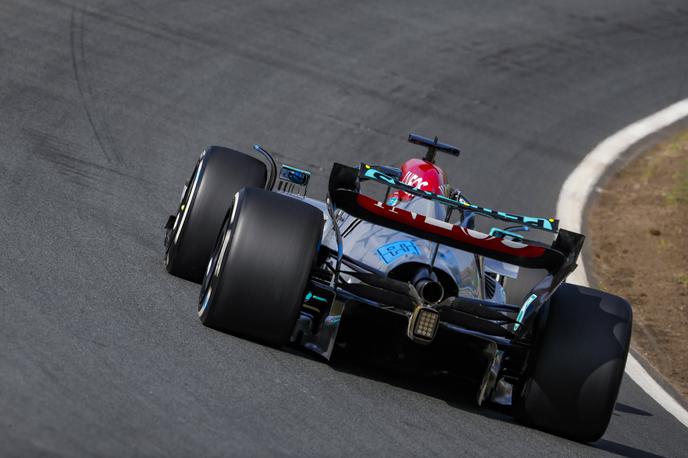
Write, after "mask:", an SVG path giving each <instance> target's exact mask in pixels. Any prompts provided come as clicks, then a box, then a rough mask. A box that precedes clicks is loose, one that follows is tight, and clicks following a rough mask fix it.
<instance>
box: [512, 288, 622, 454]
mask: <svg viewBox="0 0 688 458" xmlns="http://www.w3.org/2000/svg"><path fill="white" fill-rule="evenodd" d="M542 313H543V314H544V316H543V317H542V318H543V321H542V327H541V328H540V330H539V334H540V335H539V336H537V337H536V342H537V343H536V345H535V348H534V353H533V358H532V359H531V362H530V367H529V370H528V372H529V376H528V378H527V379H526V381H525V383H524V384H523V386H522V390H521V393H520V395H519V396H517V397H516V399H515V400H514V401H515V413H516V417H517V418H519V419H520V420H521V421H523V422H524V423H526V424H529V425H531V426H534V427H536V428H539V429H542V430H545V431H548V432H552V433H555V434H558V435H561V436H564V437H568V438H570V439H574V440H577V441H581V442H594V441H596V440H598V439H599V438H600V437H602V435H603V434H604V432H605V431H606V429H607V426H608V424H609V420H610V418H611V414H612V411H613V409H614V404H615V402H616V397H617V395H618V393H619V387H620V385H621V379H622V377H623V373H624V367H625V365H626V357H627V356H628V349H629V345H630V339H631V326H632V316H633V314H632V310H631V305H630V304H629V303H628V302H627V301H626V300H625V299H622V298H620V297H618V296H613V295H611V294H607V293H604V292H602V291H597V290H594V289H590V288H585V287H582V286H576V285H570V284H564V285H562V286H561V287H560V288H559V289H558V290H557V291H556V292H555V294H554V295H553V296H552V298H551V300H550V302H549V304H548V305H545V307H543V309H542Z"/></svg>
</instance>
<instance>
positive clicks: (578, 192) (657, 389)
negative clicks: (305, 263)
mask: <svg viewBox="0 0 688 458" xmlns="http://www.w3.org/2000/svg"><path fill="white" fill-rule="evenodd" d="M686 116H688V99H684V100H681V101H680V102H677V103H675V104H673V105H671V106H669V107H667V108H665V109H663V110H661V111H658V112H657V113H655V114H653V115H650V116H648V117H647V118H644V119H641V120H640V121H638V122H635V123H633V124H631V125H629V126H627V127H624V128H623V129H621V130H620V131H618V132H617V133H615V134H614V135H612V136H611V137H609V138H607V139H606V140H604V141H603V142H602V143H600V144H599V145H597V146H596V147H595V149H593V150H592V151H590V152H589V153H588V155H587V156H585V158H584V159H583V162H581V163H580V164H579V165H578V167H576V169H575V170H574V171H573V172H572V173H571V175H569V177H568V178H567V179H566V182H565V183H564V186H563V187H562V188H561V193H560V194H559V200H558V202H557V216H558V217H559V218H560V221H561V226H562V227H565V228H567V229H569V230H572V231H575V232H581V231H582V229H583V212H584V210H585V207H586V204H587V202H588V200H589V199H590V196H591V195H592V192H593V190H594V189H595V186H597V183H598V182H599V180H600V178H602V175H603V174H604V173H605V171H606V170H607V168H608V167H609V166H610V165H612V164H613V163H614V161H616V160H617V159H618V158H619V157H620V156H621V155H622V154H623V153H625V152H626V151H627V150H628V149H629V148H630V147H631V146H633V145H634V144H636V143H638V142H639V141H640V140H642V139H644V138H645V137H647V136H648V135H650V134H653V133H655V132H657V131H659V130H661V129H663V128H665V127H667V126H669V125H671V124H673V123H675V122H677V121H680V120H681V119H683V118H685V117H686ZM578 264H579V265H578V268H577V269H576V270H575V271H574V272H573V274H571V275H570V276H569V278H568V281H569V282H570V283H575V284H579V285H584V286H587V285H588V276H587V275H586V273H585V266H584V265H583V259H582V255H581V259H580V260H579V262H578ZM626 373H627V374H628V375H629V376H630V377H631V378H632V379H633V380H634V381H635V383H637V384H638V385H639V386H640V387H641V388H642V389H643V390H645V392H646V393H647V394H648V395H649V396H650V397H652V399H654V400H655V401H657V402H658V403H659V405H661V406H662V407H663V408H664V409H666V411H667V412H669V413H670V414H671V415H673V416H674V417H676V419H678V421H680V422H681V423H683V425H685V426H686V427H688V412H687V411H686V409H684V408H683V406H682V405H681V404H679V403H678V402H677V401H676V400H675V399H674V398H673V397H672V396H671V395H670V394H669V393H667V392H666V391H665V390H664V388H662V387H661V386H660V385H659V384H658V383H657V382H656V381H655V380H654V379H653V378H652V377H651V376H650V374H648V373H647V371H646V370H645V369H644V368H643V366H642V365H640V363H639V362H638V360H636V359H635V358H634V357H633V355H631V354H629V355H628V361H627V362H626Z"/></svg>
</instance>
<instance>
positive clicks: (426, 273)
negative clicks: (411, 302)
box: [412, 267, 444, 304]
mask: <svg viewBox="0 0 688 458" xmlns="http://www.w3.org/2000/svg"><path fill="white" fill-rule="evenodd" d="M412 283H413V286H414V288H416V291H418V294H419V295H420V297H421V299H423V301H425V302H427V303H428V304H437V303H438V302H440V301H441V300H442V299H444V287H442V284H441V283H440V282H439V281H437V275H435V273H434V272H433V271H431V270H430V269H428V268H427V267H422V268H420V269H419V270H418V272H416V274H415V275H414V276H413V280H412Z"/></svg>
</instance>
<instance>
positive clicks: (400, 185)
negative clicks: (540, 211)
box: [358, 163, 559, 232]
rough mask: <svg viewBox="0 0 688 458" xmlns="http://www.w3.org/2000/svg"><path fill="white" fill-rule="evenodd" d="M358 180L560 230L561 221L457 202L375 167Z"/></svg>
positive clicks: (362, 170) (364, 170) (361, 169)
mask: <svg viewBox="0 0 688 458" xmlns="http://www.w3.org/2000/svg"><path fill="white" fill-rule="evenodd" d="M358 178H359V180H361V181H364V180H372V181H376V182H378V183H382V184H384V185H387V186H391V187H392V188H396V189H400V190H402V191H404V192H406V193H409V194H413V195H415V196H419V197H423V198H425V199H430V200H434V201H436V202H440V203H442V204H444V205H446V206H448V207H451V208H454V209H458V210H462V211H472V212H475V213H479V214H481V215H484V216H487V217H490V218H494V219H498V220H501V221H506V222H509V223H515V224H520V225H524V226H528V227H532V228H535V229H540V230H543V231H548V232H557V231H558V230H559V220H557V219H554V218H538V217H533V216H522V215H517V214H513V213H508V212H505V211H500V210H493V209H491V208H486V207H481V206H479V205H474V204H472V203H469V202H467V201H466V200H465V199H463V198H461V197H459V199H458V200H456V199H451V198H449V197H445V196H443V195H440V194H435V193H433V192H429V191H423V190H422V189H418V188H416V187H414V186H411V185H408V184H406V183H404V182H402V181H400V180H398V179H397V178H395V177H392V176H389V175H387V174H385V173H384V172H382V171H380V170H378V169H377V168H375V167H374V166H371V165H368V164H365V163H362V164H361V166H360V167H359V169H358Z"/></svg>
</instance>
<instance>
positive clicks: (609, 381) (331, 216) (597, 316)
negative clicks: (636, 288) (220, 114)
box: [165, 134, 632, 441]
mask: <svg viewBox="0 0 688 458" xmlns="http://www.w3.org/2000/svg"><path fill="white" fill-rule="evenodd" d="M409 141H410V142H411V143H414V144H416V145H420V146H422V147H425V148H427V151H426V153H425V155H424V157H423V158H421V159H410V160H409V161H407V162H405V163H404V164H403V166H402V167H401V168H396V167H391V166H381V165H374V164H367V163H362V164H360V165H358V166H356V167H349V166H346V165H342V164H337V163H335V164H334V165H333V167H332V171H331V173H330V177H329V189H328V193H327V197H326V200H325V201H318V200H314V199H311V198H309V197H307V196H306V193H307V187H308V183H309V179H310V173H309V172H307V171H305V170H301V169H298V168H295V167H291V166H289V165H282V166H281V168H280V170H279V172H278V169H277V166H276V164H275V161H274V160H273V158H272V156H271V155H270V154H269V153H268V152H267V151H266V150H265V149H264V148H262V147H261V146H259V145H256V146H254V149H255V150H256V152H257V154H256V156H257V157H258V158H256V157H253V156H249V155H247V154H244V153H241V152H238V151H235V150H232V149H228V148H223V147H219V146H212V147H209V148H208V149H206V150H205V151H204V152H203V154H201V156H200V159H199V160H198V162H197V163H196V167H195V169H194V171H193V174H192V176H191V179H190V180H189V181H188V182H187V185H186V186H185V187H184V191H183V193H182V198H181V203H180V205H179V209H178V211H177V213H176V215H174V216H170V218H169V220H168V222H167V225H166V229H167V233H166V237H165V246H166V255H165V264H166V267H167V270H168V271H169V272H170V273H172V274H173V275H176V276H179V277H182V278H185V279H188V280H191V281H194V282H198V283H201V285H202V286H201V294H200V298H199V303H198V316H199V318H200V320H201V321H202V323H203V324H205V325H206V326H209V327H211V328H214V329H217V330H221V331H225V332H229V333H232V334H235V335H238V336H243V337H246V338H249V339H252V340H254V341H258V342H262V343H265V344H268V345H274V346H283V345H298V346H301V347H303V348H306V349H308V350H310V351H313V352H316V353H317V354H319V355H322V356H323V357H324V358H328V359H329V358H330V356H331V355H332V351H333V349H334V348H335V345H336V344H339V343H341V342H343V341H347V340H348V339H354V340H355V338H356V337H357V336H360V335H365V334H380V335H384V336H385V339H384V340H385V341H387V342H389V343H390V345H391V346H395V345H397V346H398V347H395V348H403V349H404V351H406V352H414V351H415V352H417V353H418V354H420V355H421V359H424V360H428V361H432V363H433V364H435V365H437V366H439V367H441V368H444V369H446V370H448V371H454V372H457V371H458V372H464V371H465V372H469V371H470V370H474V369H475V368H478V377H477V384H476V385H477V386H478V393H477V402H478V403H479V404H482V403H484V402H491V403H496V404H501V405H507V406H511V408H512V411H513V413H514V415H515V417H516V418H517V419H519V420H520V421H522V422H524V423H526V424H529V425H532V426H534V427H537V428H540V429H543V430H546V431H550V432H553V433H555V434H559V435H562V436H565V437H569V438H572V439H574V440H579V441H595V440H597V439H599V438H600V437H601V436H602V435H603V434H604V432H605V430H606V428H607V425H608V423H609V420H610V417H611V413H612V410H613V407H614V404H615V401H616V397H617V394H618V391H619V386H620V383H621V379H622V375H623V372H624V367H625V363H626V357H627V354H628V348H629V341H630V336H631V321H632V311H631V306H630V304H629V303H628V302H626V301H625V300H624V299H622V298H620V297H616V296H613V295H611V294H607V293H604V292H601V291H597V290H594V289H590V288H585V287H581V286H576V285H572V284H567V283H565V280H566V277H567V276H568V275H569V274H570V273H571V272H572V271H573V270H574V269H575V268H576V259H577V257H578V254H579V253H580V251H581V248H582V246H583V240H584V237H583V236H582V235H581V234H577V233H574V232H570V231H567V230H564V229H560V228H559V222H558V221H557V220H556V219H554V218H541V217H530V216H522V215H518V214H514V213H510V212H506V211H499V210H494V209H490V208H485V207H482V206H479V205H477V204H475V203H472V202H471V201H469V199H468V197H467V196H466V195H465V194H464V193H462V192H460V191H459V190H457V189H456V188H454V187H452V186H450V185H449V184H448V182H447V178H446V175H445V173H444V171H443V170H442V169H441V168H440V167H439V166H438V165H437V164H436V158H437V153H438V152H439V153H445V154H447V155H449V156H459V150H458V149H457V148H456V147H454V146H451V145H448V144H444V143H440V142H439V141H438V139H437V137H435V138H434V139H430V138H426V137H422V136H419V135H414V134H411V135H410V136H409ZM362 184H363V185H365V186H366V187H369V186H371V185H374V184H378V185H382V187H381V188H380V187H378V188H379V191H380V193H379V194H380V195H382V192H383V191H384V193H385V197H384V199H381V200H378V199H374V198H371V197H369V196H367V195H365V194H363V193H362V192H361V185H362ZM476 217H487V218H490V219H491V220H495V221H499V222H501V223H498V224H500V227H493V228H492V229H490V230H489V231H488V232H489V233H483V232H479V231H477V230H476V229H475V220H476ZM502 223H506V224H502ZM504 226H507V227H504ZM526 229H531V230H533V229H534V230H540V231H545V232H549V233H552V234H556V238H554V241H553V242H552V243H551V244H546V243H541V242H536V241H532V240H528V239H526V238H525V236H524V234H525V230H526ZM519 268H523V269H541V270H543V271H546V275H545V276H544V278H543V279H542V280H541V281H539V282H538V283H536V284H535V285H533V287H532V289H531V290H530V292H529V293H528V294H526V295H525V297H524V298H523V300H522V301H521V302H520V303H518V304H508V303H507V301H506V297H507V296H506V292H505V287H508V284H507V283H506V279H507V278H514V277H516V276H517V275H518V272H519ZM350 324H358V325H359V327H358V328H356V329H357V330H356V332H349V333H347V332H344V330H345V329H346V328H347V325H350ZM340 328H341V329H340ZM347 334H348V335H347Z"/></svg>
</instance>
